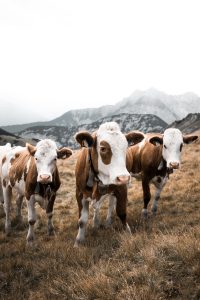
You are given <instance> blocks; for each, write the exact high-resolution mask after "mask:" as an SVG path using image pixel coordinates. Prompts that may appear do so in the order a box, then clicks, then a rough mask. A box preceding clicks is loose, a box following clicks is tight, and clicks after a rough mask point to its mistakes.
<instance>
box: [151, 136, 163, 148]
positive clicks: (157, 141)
mask: <svg viewBox="0 0 200 300" xmlns="http://www.w3.org/2000/svg"><path fill="white" fill-rule="evenodd" d="M149 143H151V144H153V145H154V146H160V145H162V144H163V138H162V137H160V136H153V137H152V138H150V139H149Z"/></svg>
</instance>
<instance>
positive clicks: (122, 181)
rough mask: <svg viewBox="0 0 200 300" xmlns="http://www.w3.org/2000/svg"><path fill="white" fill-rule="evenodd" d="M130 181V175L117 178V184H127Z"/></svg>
mask: <svg viewBox="0 0 200 300" xmlns="http://www.w3.org/2000/svg"><path fill="white" fill-rule="evenodd" d="M129 181H130V175H129V176H118V177H117V180H116V182H117V184H120V185H121V184H127V183H129Z"/></svg>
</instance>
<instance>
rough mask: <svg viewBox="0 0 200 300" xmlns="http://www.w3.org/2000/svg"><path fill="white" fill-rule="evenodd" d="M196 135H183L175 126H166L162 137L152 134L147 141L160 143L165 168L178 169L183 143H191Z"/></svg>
mask: <svg viewBox="0 0 200 300" xmlns="http://www.w3.org/2000/svg"><path fill="white" fill-rule="evenodd" d="M197 138H198V136H194V135H187V136H183V135H182V133H181V131H180V130H179V129H177V128H168V129H166V130H165V131H164V134H163V137H160V136H154V137H152V138H151V139H150V140H149V142H151V143H153V144H156V143H159V144H162V145H163V146H162V157H163V159H164V160H165V161H166V163H167V168H169V169H178V168H179V166H180V156H181V151H182V147H183V143H187V144H189V143H192V142H193V141H195V140H196V139H197Z"/></svg>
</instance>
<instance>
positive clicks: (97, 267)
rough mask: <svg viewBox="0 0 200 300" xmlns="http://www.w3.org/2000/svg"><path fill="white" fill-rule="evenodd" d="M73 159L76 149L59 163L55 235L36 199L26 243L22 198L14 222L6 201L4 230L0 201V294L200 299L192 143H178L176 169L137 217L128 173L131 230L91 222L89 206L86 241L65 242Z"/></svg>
mask: <svg viewBox="0 0 200 300" xmlns="http://www.w3.org/2000/svg"><path fill="white" fill-rule="evenodd" d="M75 161H76V154H74V155H73V156H72V157H70V158H69V159H67V160H65V161H61V162H60V163H59V171H60V176H61V181H62V185H61V188H60V189H59V191H58V196H57V200H56V202H55V206H54V218H53V221H54V226H55V231H56V236H54V237H49V236H47V225H46V224H47V218H46V215H45V212H44V211H43V210H42V209H41V208H40V207H39V206H37V207H36V211H37V215H38V221H37V225H36V226H35V227H36V228H35V234H36V242H35V245H34V246H33V247H30V246H26V235H27V230H28V224H27V209H26V204H25V202H24V205H23V210H22V211H23V221H22V222H21V223H20V224H18V223H17V220H16V219H15V201H13V206H12V233H11V235H10V236H8V237H6V236H5V233H4V221H5V216H4V212H3V207H2V205H0V299H7V300H8V299H26V300H38V299H74V300H75V299H76V300H79V299H81V300H86V299H88V300H95V299H105V300H111V299H112V300H113V299H116V300H121V299H127V300H129V299H136V300H141V299H154V300H156V299H200V143H199V142H198V143H195V144H194V145H187V146H186V145H185V146H184V148H183V153H182V164H181V169H180V170H178V171H176V172H174V173H173V174H171V175H170V180H169V181H168V183H167V185H166V186H165V188H164V190H163V193H162V194H161V199H160V201H159V204H158V212H157V215H155V216H152V215H151V214H149V217H148V219H147V220H144V219H143V218H142V216H141V210H142V208H143V201H142V187H141V182H138V181H136V180H135V179H132V184H131V186H130V188H129V202H128V208H127V213H128V223H129V225H130V227H131V230H132V235H129V234H127V233H125V232H123V231H122V230H121V224H120V221H119V220H118V219H117V217H115V218H114V223H113V225H112V227H111V228H109V229H106V228H103V226H102V228H101V229H94V228H93V227H92V215H93V214H92V207H90V218H89V223H88V227H87V234H86V242H85V244H84V245H83V246H81V247H79V248H74V247H73V245H74V242H75V238H76V235H77V221H78V208H77V203H76V199H75V178H74V165H75ZM151 191H152V194H153V186H151ZM13 200H14V199H13ZM107 204H108V203H107V201H105V203H104V205H103V207H102V210H101V218H102V223H103V221H105V218H106V213H107ZM151 204H152V201H151V202H150V205H149V212H150V206H151Z"/></svg>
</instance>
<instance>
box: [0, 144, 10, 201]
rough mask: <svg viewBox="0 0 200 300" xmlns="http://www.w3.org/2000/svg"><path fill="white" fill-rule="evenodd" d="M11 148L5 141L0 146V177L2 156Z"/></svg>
mask: <svg viewBox="0 0 200 300" xmlns="http://www.w3.org/2000/svg"><path fill="white" fill-rule="evenodd" d="M10 150H11V144H10V143H7V144H6V145H3V146H0V178H1V165H2V158H3V157H4V156H5V155H6V154H7V153H8V152H9V151H10ZM0 203H3V191H2V187H1V184H0Z"/></svg>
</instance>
